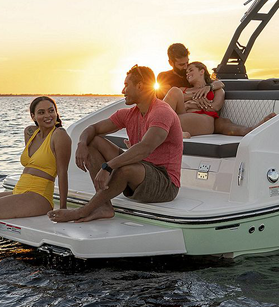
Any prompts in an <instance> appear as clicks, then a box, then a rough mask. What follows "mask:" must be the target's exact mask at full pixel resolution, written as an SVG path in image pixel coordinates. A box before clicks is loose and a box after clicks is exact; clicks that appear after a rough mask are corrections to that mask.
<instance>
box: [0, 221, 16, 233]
mask: <svg viewBox="0 0 279 307" xmlns="http://www.w3.org/2000/svg"><path fill="white" fill-rule="evenodd" d="M0 231H10V232H14V233H19V234H21V228H20V227H18V226H14V225H10V224H7V223H4V222H0Z"/></svg>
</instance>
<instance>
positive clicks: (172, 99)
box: [164, 87, 186, 115]
mask: <svg viewBox="0 0 279 307" xmlns="http://www.w3.org/2000/svg"><path fill="white" fill-rule="evenodd" d="M164 101H165V102H166V103H168V104H169V105H170V106H171V107H172V109H173V110H174V111H175V112H176V113H177V114H178V115H180V114H184V113H186V111H185V106H184V96H183V93H182V91H181V89H180V88H178V87H172V88H171V89H170V90H169V91H168V92H167V94H166V96H165V98H164Z"/></svg>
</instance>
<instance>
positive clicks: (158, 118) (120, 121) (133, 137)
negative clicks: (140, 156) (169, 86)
mask: <svg viewBox="0 0 279 307" xmlns="http://www.w3.org/2000/svg"><path fill="white" fill-rule="evenodd" d="M110 120H111V121H112V122H113V123H114V124H115V125H116V126H117V127H118V128H119V129H122V128H126V130H127V134H128V137H129V141H130V143H131V145H134V144H137V143H139V142H140V141H141V139H142V138H143V136H144V135H145V133H146V132H147V130H148V129H149V128H151V127H158V128H162V129H164V130H165V131H167V132H168V136H167V138H166V139H165V141H164V142H163V143H162V144H161V145H160V146H158V147H157V148H156V149H155V150H154V151H153V152H152V153H151V154H150V155H149V156H148V157H146V158H145V159H144V161H147V162H151V163H153V164H155V165H157V166H164V167H165V168H166V170H167V172H168V174H169V176H170V178H171V181H172V182H173V183H174V184H175V185H176V186H177V187H180V172H181V160H182V153H183V137H182V129H181V125H180V121H179V118H178V116H177V114H176V113H175V112H174V111H173V109H172V108H171V107H170V106H169V105H168V104H167V103H165V102H164V101H161V100H159V99H154V100H153V102H152V103H151V105H150V107H149V109H148V111H147V113H146V114H145V115H144V116H142V114H141V113H140V110H139V109H138V107H137V106H135V107H133V108H130V109H121V110H118V111H117V112H115V113H114V114H113V115H112V116H111V117H110Z"/></svg>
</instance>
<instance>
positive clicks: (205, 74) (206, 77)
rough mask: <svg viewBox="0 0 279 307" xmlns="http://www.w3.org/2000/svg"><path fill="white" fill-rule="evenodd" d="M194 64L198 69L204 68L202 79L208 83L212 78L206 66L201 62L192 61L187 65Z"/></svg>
mask: <svg viewBox="0 0 279 307" xmlns="http://www.w3.org/2000/svg"><path fill="white" fill-rule="evenodd" d="M190 65H194V66H195V67H197V68H198V70H202V69H203V70H204V81H205V83H206V84H208V85H210V84H211V83H212V82H213V81H214V80H212V79H211V76H210V73H209V72H208V69H207V67H206V66H205V65H204V64H203V63H202V62H192V63H190V64H189V65H188V66H190Z"/></svg>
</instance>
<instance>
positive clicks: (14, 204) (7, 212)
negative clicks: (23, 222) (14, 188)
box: [0, 192, 52, 219]
mask: <svg viewBox="0 0 279 307" xmlns="http://www.w3.org/2000/svg"><path fill="white" fill-rule="evenodd" d="M3 194H5V195H3ZM49 210H52V207H51V205H50V203H49V202H48V201H47V200H46V199H45V198H44V197H43V196H41V195H39V194H37V193H34V192H27V193H24V194H12V192H3V193H1V194H0V219H12V218H18V217H29V216H38V215H44V214H47V212H48V211H49Z"/></svg>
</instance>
